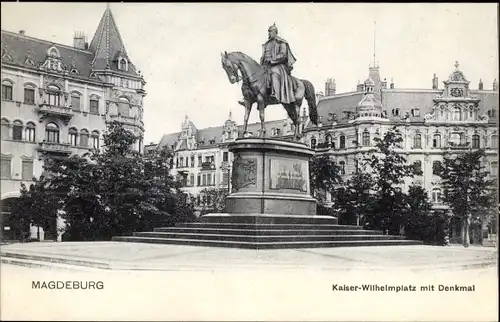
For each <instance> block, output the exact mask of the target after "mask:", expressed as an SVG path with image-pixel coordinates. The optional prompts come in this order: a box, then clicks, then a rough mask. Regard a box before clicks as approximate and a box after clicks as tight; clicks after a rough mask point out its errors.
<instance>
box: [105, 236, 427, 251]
mask: <svg viewBox="0 0 500 322" xmlns="http://www.w3.org/2000/svg"><path fill="white" fill-rule="evenodd" d="M113 241H121V242H133V243H156V244H171V245H188V246H207V247H234V248H250V249H282V248H320V247H353V246H395V245H422V242H420V241H414V240H402V239H391V240H336V241H289V242H243V241H220V240H202V239H198V238H193V239H176V238H155V237H134V236H116V237H113Z"/></svg>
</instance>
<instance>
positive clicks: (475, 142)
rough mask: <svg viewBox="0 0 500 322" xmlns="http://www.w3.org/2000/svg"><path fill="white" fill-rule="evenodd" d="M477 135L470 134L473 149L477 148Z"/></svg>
mask: <svg viewBox="0 0 500 322" xmlns="http://www.w3.org/2000/svg"><path fill="white" fill-rule="evenodd" d="M479 145H480V144H479V135H477V134H474V135H473V136H472V148H473V149H479Z"/></svg>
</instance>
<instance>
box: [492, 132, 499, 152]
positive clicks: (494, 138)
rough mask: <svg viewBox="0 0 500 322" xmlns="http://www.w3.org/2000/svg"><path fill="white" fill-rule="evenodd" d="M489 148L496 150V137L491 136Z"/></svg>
mask: <svg viewBox="0 0 500 322" xmlns="http://www.w3.org/2000/svg"><path fill="white" fill-rule="evenodd" d="M491 148H492V149H498V135H492V136H491Z"/></svg>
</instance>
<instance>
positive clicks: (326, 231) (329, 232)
mask: <svg viewBox="0 0 500 322" xmlns="http://www.w3.org/2000/svg"><path fill="white" fill-rule="evenodd" d="M154 231H155V232H166V233H200V234H220V235H224V234H228V235H253V236H255V235H382V231H380V230H360V229H345V230H340V229H298V228H296V229H261V230H256V229H235V228H197V227H165V228H155V229H154Z"/></svg>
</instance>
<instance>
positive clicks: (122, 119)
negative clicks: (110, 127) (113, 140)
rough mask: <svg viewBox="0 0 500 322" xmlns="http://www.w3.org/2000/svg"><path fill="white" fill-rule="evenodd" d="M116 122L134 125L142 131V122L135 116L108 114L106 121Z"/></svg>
mask: <svg viewBox="0 0 500 322" xmlns="http://www.w3.org/2000/svg"><path fill="white" fill-rule="evenodd" d="M114 121H116V122H118V123H122V124H126V125H130V126H136V127H138V128H140V129H141V130H143V131H144V123H143V122H142V121H141V120H140V119H139V118H138V117H137V116H125V115H108V117H107V120H106V122H107V123H111V122H114Z"/></svg>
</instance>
